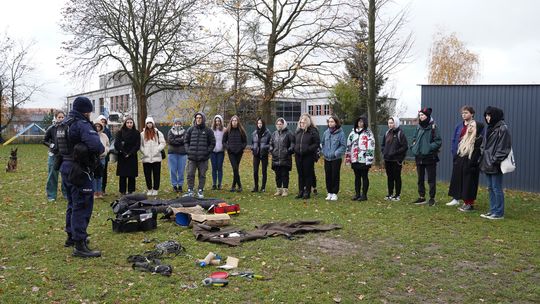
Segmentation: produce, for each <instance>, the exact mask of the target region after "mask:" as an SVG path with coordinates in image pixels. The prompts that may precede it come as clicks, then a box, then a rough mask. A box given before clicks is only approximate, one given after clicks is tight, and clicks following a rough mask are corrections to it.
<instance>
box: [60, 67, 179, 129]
mask: <svg viewBox="0 0 540 304" xmlns="http://www.w3.org/2000/svg"><path fill="white" fill-rule="evenodd" d="M79 96H86V97H88V98H89V99H90V100H91V101H92V104H93V105H94V112H92V114H91V115H90V119H91V120H94V119H96V118H97V117H98V116H99V115H101V114H106V116H109V121H111V122H113V123H114V122H122V121H123V119H124V117H127V116H130V117H133V118H134V119H135V121H137V114H138V113H137V105H136V99H135V94H134V92H133V88H132V86H131V81H130V80H129V78H128V77H127V76H125V75H124V76H118V75H114V72H111V73H108V74H105V75H101V76H99V89H98V90H95V91H89V92H84V93H80V94H76V95H72V96H68V97H67V103H68V108H69V109H70V110H71V108H72V104H73V101H74V100H75V98H77V97H79ZM187 97H188V92H187V91H183V90H166V91H161V92H158V93H156V94H154V95H152V96H150V97H149V98H148V111H147V113H148V116H152V117H153V118H154V120H155V121H156V123H166V122H168V121H167V118H166V117H167V110H168V109H169V108H171V107H173V106H176V105H175V103H177V102H181V101H182V100H186V99H187ZM107 114H108V115H107Z"/></svg>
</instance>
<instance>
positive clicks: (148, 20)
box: [62, 0, 217, 125]
mask: <svg viewBox="0 0 540 304" xmlns="http://www.w3.org/2000/svg"><path fill="white" fill-rule="evenodd" d="M206 2H207V1H200V0H160V1H152V0H70V1H69V2H68V3H67V5H66V6H65V7H64V9H63V12H62V14H63V21H62V28H63V29H64V30H65V31H66V32H67V33H69V34H71V35H72V39H71V40H69V41H66V42H65V43H64V47H63V48H64V50H65V51H66V53H67V54H66V55H65V56H64V57H63V59H64V61H63V63H64V65H65V66H66V67H69V68H71V71H72V73H73V74H74V75H75V76H91V75H92V74H93V72H94V71H96V69H97V70H99V69H100V68H108V65H109V64H113V65H116V66H117V67H118V68H119V73H120V74H123V75H127V77H129V79H130V81H131V83H132V86H133V90H134V92H135V98H136V101H137V114H138V123H139V125H144V119H145V117H146V115H147V100H148V98H149V97H150V96H152V95H153V94H156V93H158V92H160V91H162V90H168V89H179V88H181V85H182V84H184V85H185V84H189V83H190V81H191V80H192V79H191V78H190V76H191V73H190V72H191V71H192V69H193V68H195V67H197V66H200V65H202V64H203V63H205V62H206V60H207V58H208V56H209V54H210V53H212V51H213V49H214V48H215V47H216V46H217V43H215V42H214V41H212V40H211V38H212V35H211V34H209V31H208V30H207V29H205V28H203V27H202V26H201V25H200V20H199V19H200V16H202V13H204V12H203V9H204V8H205V4H206Z"/></svg>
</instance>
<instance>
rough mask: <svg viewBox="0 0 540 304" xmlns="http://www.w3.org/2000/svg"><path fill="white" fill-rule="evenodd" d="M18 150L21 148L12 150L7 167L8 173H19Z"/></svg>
mask: <svg viewBox="0 0 540 304" xmlns="http://www.w3.org/2000/svg"><path fill="white" fill-rule="evenodd" d="M17 149H19V148H15V149H11V155H10V157H9V160H8V163H7V166H6V172H15V171H17Z"/></svg>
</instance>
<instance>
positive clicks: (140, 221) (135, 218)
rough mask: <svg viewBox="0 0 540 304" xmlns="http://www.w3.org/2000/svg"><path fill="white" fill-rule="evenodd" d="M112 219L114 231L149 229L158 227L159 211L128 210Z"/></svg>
mask: <svg viewBox="0 0 540 304" xmlns="http://www.w3.org/2000/svg"><path fill="white" fill-rule="evenodd" d="M110 220H111V221H112V229H113V231H114V232H136V231H149V230H153V229H156V228H157V213H156V211H155V210H153V209H152V210H148V209H132V210H128V211H126V212H124V213H123V214H122V215H119V216H117V217H116V218H115V219H110Z"/></svg>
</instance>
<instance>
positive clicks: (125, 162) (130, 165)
mask: <svg viewBox="0 0 540 304" xmlns="http://www.w3.org/2000/svg"><path fill="white" fill-rule="evenodd" d="M140 147H141V134H140V133H139V131H137V128H136V127H135V121H134V120H133V119H132V118H127V119H126V120H125V121H124V124H123V125H122V128H121V129H120V131H118V133H116V138H115V140H114V148H115V150H116V151H117V152H118V166H117V167H116V176H119V177H120V180H119V185H120V186H119V190H120V193H121V194H126V193H132V192H135V178H136V177H137V176H138V175H139V161H138V159H137V151H139V149H140ZM126 186H127V190H126Z"/></svg>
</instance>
